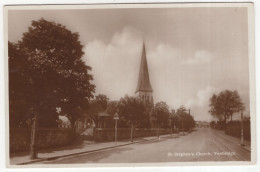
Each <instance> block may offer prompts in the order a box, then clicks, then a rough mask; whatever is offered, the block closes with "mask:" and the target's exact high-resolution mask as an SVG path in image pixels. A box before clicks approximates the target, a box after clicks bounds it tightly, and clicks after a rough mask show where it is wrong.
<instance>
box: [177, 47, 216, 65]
mask: <svg viewBox="0 0 260 172" xmlns="http://www.w3.org/2000/svg"><path fill="white" fill-rule="evenodd" d="M212 60H213V55H212V54H211V53H210V52H208V51H205V50H200V51H196V52H195V54H194V57H191V58H188V59H186V60H183V61H181V64H184V65H197V64H206V63H209V62H211V61H212Z"/></svg>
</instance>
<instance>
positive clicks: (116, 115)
mask: <svg viewBox="0 0 260 172" xmlns="http://www.w3.org/2000/svg"><path fill="white" fill-rule="evenodd" d="M114 120H115V143H116V144H117V120H119V115H118V113H115V115H114Z"/></svg>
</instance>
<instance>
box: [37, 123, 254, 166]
mask: <svg viewBox="0 0 260 172" xmlns="http://www.w3.org/2000/svg"><path fill="white" fill-rule="evenodd" d="M192 161H250V152H249V151H247V150H245V149H243V148H241V146H240V145H239V144H238V142H235V141H234V138H233V137H231V136H227V135H225V134H224V133H223V132H220V131H217V130H214V129H210V128H201V129H197V130H195V131H193V132H191V133H188V134H185V135H178V136H177V135H176V136H171V137H164V138H161V139H160V140H151V141H147V142H142V143H136V144H131V145H127V146H123V147H118V148H113V149H110V150H105V151H100V152H94V153H88V154H83V155H78V156H73V157H67V158H62V159H57V160H53V161H45V162H41V164H42V163H43V164H74V163H75V164H81V163H140V162H143V163H147V162H192Z"/></svg>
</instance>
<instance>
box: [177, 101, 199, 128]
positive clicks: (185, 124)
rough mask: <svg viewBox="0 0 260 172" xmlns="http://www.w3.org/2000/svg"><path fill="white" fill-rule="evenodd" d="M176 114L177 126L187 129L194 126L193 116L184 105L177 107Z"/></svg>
mask: <svg viewBox="0 0 260 172" xmlns="http://www.w3.org/2000/svg"><path fill="white" fill-rule="evenodd" d="M176 116H177V119H178V120H177V121H178V124H177V128H179V129H181V130H182V129H183V130H186V131H187V130H190V129H192V128H194V127H195V120H194V118H193V116H192V115H190V114H189V113H188V110H187V109H186V108H185V107H184V106H181V107H180V108H179V109H177V112H176Z"/></svg>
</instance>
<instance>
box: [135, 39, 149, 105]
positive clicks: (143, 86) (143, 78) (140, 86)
mask: <svg viewBox="0 0 260 172" xmlns="http://www.w3.org/2000/svg"><path fill="white" fill-rule="evenodd" d="M135 93H136V95H137V96H138V97H139V98H141V100H143V101H144V102H150V103H153V89H152V86H151V83H150V79H149V71H148V65H147V59H146V51H145V45H144V43H143V50H142V56H141V63H140V69H139V76H138V83H137V87H136V91H135Z"/></svg>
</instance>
